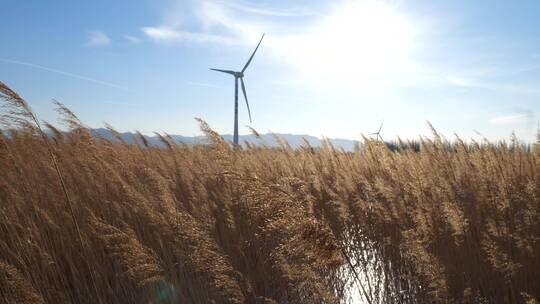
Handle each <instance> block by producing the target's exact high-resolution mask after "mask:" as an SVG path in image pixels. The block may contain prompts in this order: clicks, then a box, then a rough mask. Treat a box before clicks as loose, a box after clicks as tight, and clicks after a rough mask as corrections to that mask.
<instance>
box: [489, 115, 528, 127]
mask: <svg viewBox="0 0 540 304" xmlns="http://www.w3.org/2000/svg"><path fill="white" fill-rule="evenodd" d="M527 118H528V114H524V113H519V114H510V115H504V116H497V117H494V118H492V119H490V120H489V122H490V123H492V124H496V125H511V124H517V123H524V122H526V121H527Z"/></svg>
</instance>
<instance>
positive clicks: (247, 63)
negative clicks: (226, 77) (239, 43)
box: [242, 34, 264, 73]
mask: <svg viewBox="0 0 540 304" xmlns="http://www.w3.org/2000/svg"><path fill="white" fill-rule="evenodd" d="M263 38H264V34H263V35H262V37H261V40H260V41H259V44H257V47H256V48H255V51H253V54H251V57H249V60H248V61H247V62H246V65H245V66H244V68H243V69H242V73H244V72H245V71H246V69H247V67H248V66H249V64H250V63H251V60H252V59H253V56H255V53H257V49H258V48H259V45H261V42H262V40H263Z"/></svg>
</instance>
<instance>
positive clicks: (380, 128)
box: [379, 119, 384, 133]
mask: <svg viewBox="0 0 540 304" xmlns="http://www.w3.org/2000/svg"><path fill="white" fill-rule="evenodd" d="M383 124H384V119H383V120H382V122H381V126H380V127H379V133H380V132H381V130H382V126H383Z"/></svg>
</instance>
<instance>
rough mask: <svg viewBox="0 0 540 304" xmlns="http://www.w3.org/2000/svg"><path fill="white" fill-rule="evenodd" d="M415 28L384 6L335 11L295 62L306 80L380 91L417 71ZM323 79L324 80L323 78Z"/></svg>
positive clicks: (306, 40)
mask: <svg viewBox="0 0 540 304" xmlns="http://www.w3.org/2000/svg"><path fill="white" fill-rule="evenodd" d="M414 39H415V28H414V27H413V23H412V22H411V21H409V20H408V19H407V18H406V17H405V16H404V15H402V14H400V13H399V12H398V11H397V9H396V8H395V7H393V6H391V5H389V4H386V3H384V2H382V1H351V2H347V3H345V4H344V5H342V6H341V7H339V8H336V9H335V10H334V11H332V12H331V13H330V14H329V15H328V16H327V17H326V18H324V19H323V20H322V21H321V22H320V23H319V24H318V25H317V26H315V27H314V28H313V30H311V31H310V32H309V33H307V34H306V35H304V36H303V37H302V38H300V40H301V43H296V44H295V45H297V46H298V45H299V46H300V47H297V48H296V49H295V50H293V51H292V53H290V54H289V56H293V57H294V58H292V59H293V61H294V62H295V64H296V67H297V68H298V72H300V73H301V74H302V76H303V77H307V78H308V79H312V80H317V79H318V80H324V82H325V84H329V85H333V86H336V85H338V86H340V85H347V86H350V85H351V84H354V85H355V86H367V85H370V86H373V85H374V86H377V85H384V84H386V83H387V82H388V81H390V80H391V79H396V77H399V75H402V74H403V73H404V71H405V70H407V69H408V68H410V67H411V63H412V61H411V55H412V52H413V51H414V47H415V43H414ZM321 75H323V76H324V77H322V78H321V77H320V76H321Z"/></svg>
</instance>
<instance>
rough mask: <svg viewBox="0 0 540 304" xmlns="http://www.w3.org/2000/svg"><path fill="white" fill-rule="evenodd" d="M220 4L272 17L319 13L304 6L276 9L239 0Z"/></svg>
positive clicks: (304, 15) (302, 15)
mask: <svg viewBox="0 0 540 304" xmlns="http://www.w3.org/2000/svg"><path fill="white" fill-rule="evenodd" d="M219 3H220V4H222V5H225V6H228V7H230V8H233V9H237V10H240V11H243V12H246V13H251V14H257V15H263V16H272V17H307V16H313V15H317V13H316V12H314V11H312V10H309V9H307V8H303V7H297V8H289V9H287V10H275V9H271V8H265V7H259V6H251V5H246V4H241V3H237V2H225V1H219Z"/></svg>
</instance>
